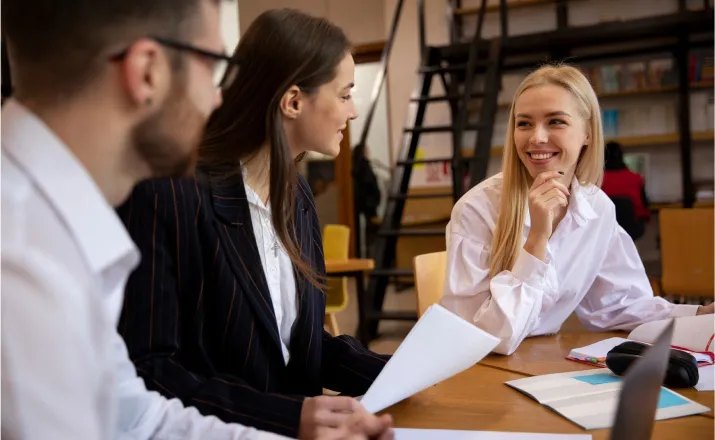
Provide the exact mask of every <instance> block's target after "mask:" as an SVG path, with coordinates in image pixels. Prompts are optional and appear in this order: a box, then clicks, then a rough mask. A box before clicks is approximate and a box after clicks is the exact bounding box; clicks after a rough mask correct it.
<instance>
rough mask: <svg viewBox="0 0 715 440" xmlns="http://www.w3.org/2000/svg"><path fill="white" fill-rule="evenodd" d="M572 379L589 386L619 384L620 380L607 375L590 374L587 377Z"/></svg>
mask: <svg viewBox="0 0 715 440" xmlns="http://www.w3.org/2000/svg"><path fill="white" fill-rule="evenodd" d="M573 378H574V379H576V380H580V381H581V382H586V383H590V384H591V385H603V384H607V383H613V382H620V380H621V378H620V377H618V376H614V375H612V374H608V373H603V374H591V375H588V376H574V377H573Z"/></svg>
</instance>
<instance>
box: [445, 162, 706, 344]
mask: <svg viewBox="0 0 715 440" xmlns="http://www.w3.org/2000/svg"><path fill="white" fill-rule="evenodd" d="M501 190H502V174H501V173H499V174H496V175H494V176H492V177H490V178H489V179H486V180H485V181H484V182H482V183H480V184H479V185H477V186H476V187H474V188H472V189H471V190H470V191H468V192H467V193H466V194H465V195H464V196H463V197H462V198H461V199H460V200H459V201H458V202H457V204H456V205H455V206H454V209H453V210H452V217H451V219H450V222H449V224H448V225H447V235H446V240H447V273H446V278H445V286H444V296H443V298H442V305H444V306H445V307H446V308H448V309H450V310H452V311H454V312H455V313H457V314H459V315H460V316H462V317H463V318H464V319H466V320H468V321H470V322H473V323H474V324H476V325H477V326H478V327H480V328H481V329H483V330H484V331H486V332H488V333H491V334H492V335H494V336H496V337H498V338H501V340H502V342H501V343H500V344H499V345H498V346H497V348H496V349H495V351H496V352H497V353H502V354H511V353H513V352H514V351H515V350H516V349H517V347H518V346H519V344H520V343H521V341H522V340H524V338H526V337H529V336H535V335H544V334H553V333H556V332H558V330H559V329H560V328H561V325H562V324H563V323H564V321H565V320H566V319H567V318H568V317H569V315H571V313H573V312H574V311H575V312H576V315H577V316H578V318H579V320H580V321H581V322H582V323H583V324H584V325H585V326H586V327H587V328H589V329H591V330H605V329H613V330H615V329H620V330H630V329H633V328H634V327H636V326H638V325H640V324H642V323H644V322H648V321H653V320H657V319H666V318H668V317H676V316H691V315H695V314H696V312H697V308H698V306H691V305H674V304H671V303H669V302H668V301H666V300H665V299H663V298H660V297H655V296H653V290H652V288H651V285H650V282H649V280H648V277H647V276H646V273H645V269H644V268H643V263H642V262H641V259H640V257H639V255H638V251H637V250H636V247H635V245H634V243H633V240H631V238H630V236H629V235H628V234H627V233H626V232H625V231H624V230H623V228H621V227H620V226H619V225H618V223H617V222H616V213H615V207H614V205H613V203H612V202H611V200H610V199H609V198H608V196H607V195H606V194H605V193H604V192H603V191H601V189H600V188H598V187H596V186H589V187H582V186H581V185H579V183H578V181H577V180H576V179H574V180H573V182H572V185H571V196H570V198H569V205H568V209H567V212H566V216H565V217H564V218H563V220H561V223H559V225H558V227H557V228H556V230H555V231H554V232H553V234H552V235H551V238H550V239H549V242H548V244H547V246H546V260H547V262H543V261H541V260H540V259H538V258H536V257H534V256H533V255H531V254H529V253H528V252H526V251H525V250H524V249H523V247H521V248H520V250H519V253H518V255H517V258H516V261H515V264H514V267H513V268H512V270H510V271H509V270H505V271H502V272H501V273H499V274H498V275H496V276H495V277H494V278H491V279H490V278H489V253H490V250H491V245H492V237H493V232H494V228H495V226H496V222H497V216H498V212H499V206H500V202H501V196H502V194H501ZM530 224H531V222H530V218H529V214H528V207H527V213H526V221H525V225H524V235H523V237H522V246H523V244H524V243H525V242H526V238H527V235H528V233H529V227H530Z"/></svg>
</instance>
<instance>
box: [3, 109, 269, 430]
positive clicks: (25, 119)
mask: <svg viewBox="0 0 715 440" xmlns="http://www.w3.org/2000/svg"><path fill="white" fill-rule="evenodd" d="M139 258H140V256H139V253H138V251H137V249H136V247H135V246H134V243H132V241H131V239H130V238H129V235H128V234H127V232H126V231H125V229H124V227H123V225H122V223H121V222H120V220H119V218H118V217H117V215H116V214H115V211H114V209H113V208H112V207H111V206H110V205H109V204H108V203H107V201H106V199H105V198H104V197H103V195H102V194H101V192H100V191H99V188H98V187H97V186H96V185H95V183H94V181H93V180H92V178H91V176H90V175H89V173H88V172H87V171H86V170H85V169H84V168H83V166H82V165H81V164H80V162H79V161H78V160H77V159H76V157H75V156H74V155H73V154H72V153H71V151H70V150H69V149H68V148H67V147H66V146H65V145H64V144H63V143H62V142H61V140H60V139H59V138H57V137H56V136H55V135H54V133H53V132H52V131H51V130H50V129H49V127H47V126H46V125H45V124H44V123H43V122H42V121H41V120H40V119H39V118H38V117H36V116H35V115H34V114H32V113H31V112H30V111H28V110H27V109H26V108H25V107H23V106H22V105H21V104H20V103H18V102H17V101H12V100H11V101H8V102H6V103H5V105H4V106H3V110H2V434H3V435H4V437H5V436H6V437H7V438H9V439H29V440H34V439H38V440H47V439H52V440H78V439H82V440H93V439H102V440H104V439H132V440H136V439H155V440H169V439H171V440H178V439H196V440H198V439H215V440H218V439H221V440H224V439H233V440H238V439H242V440H247V439H261V440H262V439H277V438H282V437H279V436H275V435H273V434H269V433H263V432H258V431H256V430H254V429H252V428H246V427H243V426H240V425H229V424H225V423H223V422H221V421H219V419H217V418H215V417H203V416H201V415H200V414H199V412H198V411H197V410H196V409H194V408H184V407H183V406H182V404H181V402H180V401H179V400H177V399H171V400H169V399H166V398H164V397H163V396H161V395H159V394H158V393H156V392H150V391H147V389H146V388H145V386H144V382H143V381H142V379H141V378H139V377H138V376H137V374H136V371H135V369H134V365H133V364H132V362H131V361H130V359H129V357H128V353H127V350H126V347H125V345H124V341H123V340H122V338H121V336H120V335H119V334H118V332H117V330H116V325H117V321H118V319H119V314H120V311H121V307H122V302H123V296H124V286H125V284H126V281H127V277H128V276H129V273H130V272H131V270H132V269H133V268H134V267H135V266H136V264H137V263H138V261H139Z"/></svg>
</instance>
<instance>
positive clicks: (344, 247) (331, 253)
mask: <svg viewBox="0 0 715 440" xmlns="http://www.w3.org/2000/svg"><path fill="white" fill-rule="evenodd" d="M349 249H350V228H348V227H347V226H343V225H325V228H323V254H324V256H325V259H326V260H347V259H348V252H349Z"/></svg>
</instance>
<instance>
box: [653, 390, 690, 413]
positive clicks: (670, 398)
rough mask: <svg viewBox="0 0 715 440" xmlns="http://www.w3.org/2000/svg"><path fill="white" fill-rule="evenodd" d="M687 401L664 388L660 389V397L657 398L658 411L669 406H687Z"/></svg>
mask: <svg viewBox="0 0 715 440" xmlns="http://www.w3.org/2000/svg"><path fill="white" fill-rule="evenodd" d="M688 403H690V402H688V401H687V400H685V399H683V398H682V397H680V396H678V395H677V394H675V393H674V392H672V391H670V390H667V389H665V388H661V389H660V397H659V398H658V409H661V408H670V407H671V406H679V405H687V404H688Z"/></svg>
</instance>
